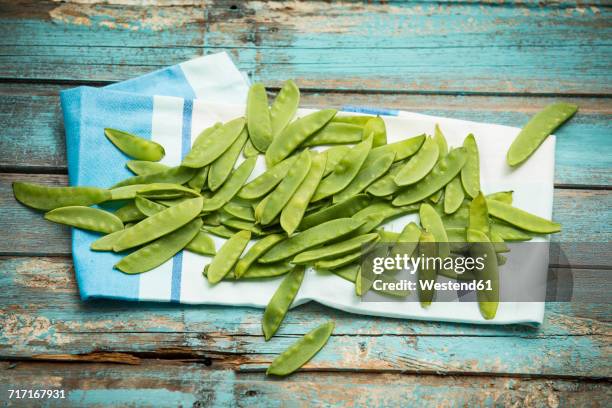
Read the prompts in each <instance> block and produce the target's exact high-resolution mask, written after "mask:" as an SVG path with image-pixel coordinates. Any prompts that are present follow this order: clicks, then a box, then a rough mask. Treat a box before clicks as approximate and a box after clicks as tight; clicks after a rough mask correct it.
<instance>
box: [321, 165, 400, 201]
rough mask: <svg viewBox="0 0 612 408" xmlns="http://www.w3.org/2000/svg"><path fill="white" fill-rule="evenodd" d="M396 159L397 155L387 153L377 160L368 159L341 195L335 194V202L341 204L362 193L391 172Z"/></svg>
mask: <svg viewBox="0 0 612 408" xmlns="http://www.w3.org/2000/svg"><path fill="white" fill-rule="evenodd" d="M394 157H395V153H387V154H384V155H382V156H380V157H376V158H370V157H368V158H367V159H366V161H365V162H364V163H363V166H362V167H361V169H360V170H359V172H358V173H357V175H356V176H355V178H354V179H353V180H352V181H351V182H350V183H349V185H348V186H346V187H345V188H344V189H343V190H342V191H340V192H339V193H336V194H334V197H333V202H334V203H339V202H342V201H345V200H346V199H348V198H349V197H352V196H354V195H356V194H359V193H361V192H362V191H363V190H365V189H366V188H367V187H368V186H369V185H370V184H372V183H373V182H375V181H376V180H377V179H378V178H380V177H381V176H383V175H384V174H385V173H386V172H387V170H389V167H391V165H392V164H393V158H394Z"/></svg>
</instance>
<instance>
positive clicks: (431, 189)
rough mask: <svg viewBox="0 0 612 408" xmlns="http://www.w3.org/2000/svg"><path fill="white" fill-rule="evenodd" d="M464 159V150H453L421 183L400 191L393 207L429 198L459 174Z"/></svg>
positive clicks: (460, 148)
mask: <svg viewBox="0 0 612 408" xmlns="http://www.w3.org/2000/svg"><path fill="white" fill-rule="evenodd" d="M465 159H466V157H465V149H464V148H462V147H459V148H457V149H453V150H452V151H451V152H450V153H448V155H447V156H446V157H445V158H444V159H442V160H440V161H439V162H438V163H437V164H436V165H435V166H434V168H433V169H432V170H431V172H430V173H429V174H428V175H427V176H425V177H424V178H423V179H422V180H421V181H419V182H418V183H416V184H413V185H411V186H409V187H407V188H405V189H404V190H402V191H400V193H399V194H398V195H397V196H396V197H395V199H394V200H393V205H397V206H401V205H407V204H412V203H416V202H418V201H420V200H423V199H425V198H427V197H429V196H430V195H432V194H433V193H435V192H436V191H438V190H439V189H441V188H442V187H444V186H446V184H447V183H448V182H449V181H451V180H452V179H453V178H454V177H455V176H456V175H457V174H459V172H460V171H461V168H462V167H463V165H464V164H465Z"/></svg>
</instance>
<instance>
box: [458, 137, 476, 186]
mask: <svg viewBox="0 0 612 408" xmlns="http://www.w3.org/2000/svg"><path fill="white" fill-rule="evenodd" d="M463 148H464V149H465V165H464V166H463V168H462V169H461V184H463V188H464V189H465V192H466V193H467V194H468V195H469V196H470V197H472V198H474V197H476V195H478V192H479V191H480V154H479V153H478V145H477V144H476V138H474V135H473V134H471V133H470V134H469V135H467V137H466V138H465V140H464V141H463Z"/></svg>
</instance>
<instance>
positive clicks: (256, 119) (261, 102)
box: [246, 83, 272, 152]
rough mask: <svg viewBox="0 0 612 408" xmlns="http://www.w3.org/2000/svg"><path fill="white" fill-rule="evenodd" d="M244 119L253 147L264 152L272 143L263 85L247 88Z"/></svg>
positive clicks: (258, 84) (266, 97) (268, 112)
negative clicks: (245, 119) (245, 118)
mask: <svg viewBox="0 0 612 408" xmlns="http://www.w3.org/2000/svg"><path fill="white" fill-rule="evenodd" d="M246 117H247V127H248V129H249V137H250V138H251V142H253V146H255V148H256V149H257V150H259V151H260V152H265V151H266V149H267V148H268V146H269V145H270V142H272V120H271V118H270V110H269V108H268V95H267V94H266V88H265V87H264V86H263V84H260V83H256V84H253V85H251V87H250V88H249V95H248V97H247V108H246Z"/></svg>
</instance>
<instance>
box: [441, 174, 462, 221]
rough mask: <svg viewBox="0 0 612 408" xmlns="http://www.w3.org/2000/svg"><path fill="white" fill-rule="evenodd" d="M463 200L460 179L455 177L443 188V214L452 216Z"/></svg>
mask: <svg viewBox="0 0 612 408" xmlns="http://www.w3.org/2000/svg"><path fill="white" fill-rule="evenodd" d="M464 198H465V193H464V192H463V185H462V184H461V178H460V177H459V176H457V177H455V178H454V179H452V180H451V181H450V183H448V184H447V185H446V187H445V188H444V213H446V214H452V213H454V212H455V211H457V209H458V208H459V206H460V205H461V203H462V202H463V199H464Z"/></svg>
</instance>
